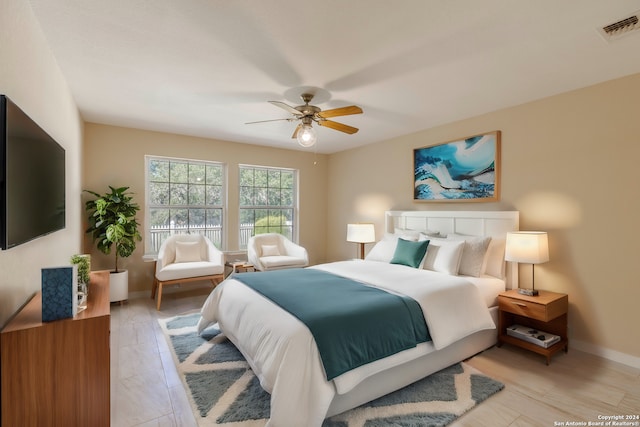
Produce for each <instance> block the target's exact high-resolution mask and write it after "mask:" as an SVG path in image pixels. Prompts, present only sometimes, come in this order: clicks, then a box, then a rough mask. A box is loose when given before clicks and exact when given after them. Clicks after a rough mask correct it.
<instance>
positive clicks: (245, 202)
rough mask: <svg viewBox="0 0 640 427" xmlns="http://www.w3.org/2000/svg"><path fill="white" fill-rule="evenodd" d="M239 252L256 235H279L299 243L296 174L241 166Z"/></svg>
mask: <svg viewBox="0 0 640 427" xmlns="http://www.w3.org/2000/svg"><path fill="white" fill-rule="evenodd" d="M239 199H240V249H245V248H246V247H247V242H248V240H249V238H250V237H251V236H253V235H255V234H263V233H280V234H282V235H284V236H286V237H287V238H288V239H290V240H293V241H297V230H296V228H297V227H296V221H297V219H296V216H297V215H296V206H297V172H296V171H295V170H292V169H276V168H267V167H259V166H247V165H241V166H240V198H239Z"/></svg>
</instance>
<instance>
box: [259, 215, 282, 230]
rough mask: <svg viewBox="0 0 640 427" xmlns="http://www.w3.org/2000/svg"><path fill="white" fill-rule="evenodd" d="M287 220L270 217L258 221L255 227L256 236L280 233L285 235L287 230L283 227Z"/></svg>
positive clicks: (274, 216) (276, 216)
mask: <svg viewBox="0 0 640 427" xmlns="http://www.w3.org/2000/svg"><path fill="white" fill-rule="evenodd" d="M286 220H287V219H286V218H285V217H284V216H281V215H270V216H265V217H264V218H260V219H259V220H257V221H256V223H255V227H254V230H255V231H254V233H255V234H265V233H279V234H284V231H285V228H284V227H283V226H282V224H284V223H285V222H286Z"/></svg>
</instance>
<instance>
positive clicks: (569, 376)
mask: <svg viewBox="0 0 640 427" xmlns="http://www.w3.org/2000/svg"><path fill="white" fill-rule="evenodd" d="M209 291H210V288H208V287H206V288H199V289H191V290H181V291H180V292H179V293H172V292H171V290H168V292H167V293H166V296H165V295H163V298H162V310H161V311H156V309H155V304H154V301H153V300H151V299H150V298H149V296H148V295H145V296H139V297H137V298H132V299H130V300H129V301H128V303H126V304H124V305H122V306H119V305H113V306H112V307H111V325H112V328H111V425H112V426H116V427H128V426H145V427H160V426H162V427H164V426H167V427H169V426H177V427H195V426H196V422H195V420H194V417H193V414H192V412H191V408H190V406H189V403H188V400H187V396H186V394H185V391H184V388H183V386H182V383H181V380H180V378H179V377H178V374H177V371H176V368H175V365H174V363H173V359H172V355H171V353H170V350H169V347H168V345H167V343H166V341H165V338H164V336H163V334H162V331H161V329H160V326H159V324H158V319H159V318H164V317H171V316H174V315H178V314H183V313H187V312H190V311H191V312H193V311H197V310H199V309H200V307H201V306H202V304H203V302H204V300H205V299H206V296H207V295H208V293H209ZM468 363H469V364H471V365H472V366H474V367H476V368H477V369H479V370H480V371H482V372H483V373H485V374H486V375H489V376H490V377H492V378H495V379H497V380H499V381H502V382H503V383H505V385H506V388H505V390H503V391H501V392H499V393H498V394H496V395H495V396H493V397H491V398H489V399H488V400H487V401H486V402H484V403H482V404H481V405H479V406H478V407H477V408H474V409H473V410H472V411H470V412H469V413H467V414H465V415H463V416H462V417H460V418H459V419H458V420H457V421H455V422H454V423H453V424H452V427H460V426H465V427H466V426H469V427H471V426H473V427H476V426H491V427H501V426H503V427H521V426H539V427H549V426H554V425H560V424H556V423H562V422H565V423H566V422H567V421H573V422H577V421H581V420H584V421H585V422H588V421H592V422H595V421H598V416H599V415H639V414H640V369H636V368H631V367H629V366H626V365H622V364H619V363H614V362H611V361H608V360H606V359H602V358H599V357H596V356H593V355H590V354H587V353H582V352H580V351H576V350H570V351H569V353H568V354H565V353H560V354H558V355H556V356H554V358H553V359H552V361H551V365H550V366H546V365H545V363H544V358H543V357H541V356H538V355H535V354H532V353H529V352H525V351H523V350H521V349H517V348H514V347H510V346H504V347H502V348H495V347H494V348H491V349H489V350H487V351H485V352H483V353H482V354H480V355H477V356H475V357H473V358H472V359H470V360H469V361H468Z"/></svg>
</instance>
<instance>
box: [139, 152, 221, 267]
mask: <svg viewBox="0 0 640 427" xmlns="http://www.w3.org/2000/svg"><path fill="white" fill-rule="evenodd" d="M145 160H146V164H147V168H146V170H147V177H146V192H147V194H146V200H147V203H146V212H145V218H146V221H145V224H146V230H145V231H146V233H145V236H146V237H145V238H146V240H145V247H146V252H147V253H150V254H151V253H153V254H155V253H158V249H160V245H161V244H162V242H163V241H164V240H165V239H166V238H167V237H169V236H170V235H172V234H179V233H185V234H203V235H205V236H207V237H208V238H209V239H210V240H211V241H212V242H213V244H214V245H215V246H216V247H218V248H220V249H222V247H223V228H222V226H223V221H222V220H223V213H224V209H225V206H224V200H225V197H224V191H225V174H224V165H223V164H222V163H216V162H204V161H195V160H184V159H172V158H163V157H151V156H146V157H145Z"/></svg>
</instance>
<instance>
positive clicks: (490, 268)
mask: <svg viewBox="0 0 640 427" xmlns="http://www.w3.org/2000/svg"><path fill="white" fill-rule="evenodd" d="M505 246H506V239H495V238H493V239H491V242H489V247H488V248H487V254H486V255H485V257H484V263H483V264H482V272H481V274H488V275H489V276H493V277H497V278H498V279H504V249H505Z"/></svg>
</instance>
